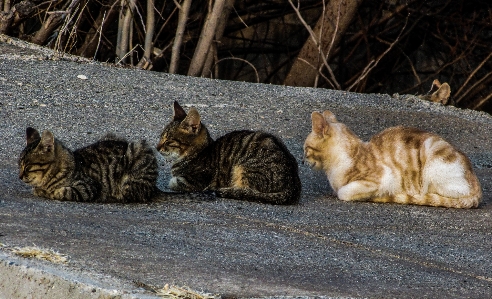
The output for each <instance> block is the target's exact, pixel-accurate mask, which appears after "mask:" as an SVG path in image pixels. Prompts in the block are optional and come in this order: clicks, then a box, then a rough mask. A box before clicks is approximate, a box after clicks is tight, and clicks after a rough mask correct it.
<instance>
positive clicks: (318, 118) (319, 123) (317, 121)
mask: <svg viewBox="0 0 492 299" xmlns="http://www.w3.org/2000/svg"><path fill="white" fill-rule="evenodd" d="M311 120H312V121H313V132H314V133H316V134H317V135H320V136H323V133H324V132H325V129H326V128H328V123H327V122H326V120H325V118H324V117H323V115H322V114H321V113H319V112H316V111H315V112H313V113H312V114H311Z"/></svg>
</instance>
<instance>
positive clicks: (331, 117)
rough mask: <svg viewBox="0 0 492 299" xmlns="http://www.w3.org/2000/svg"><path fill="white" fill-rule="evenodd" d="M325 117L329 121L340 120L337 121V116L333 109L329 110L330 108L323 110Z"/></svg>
mask: <svg viewBox="0 0 492 299" xmlns="http://www.w3.org/2000/svg"><path fill="white" fill-rule="evenodd" d="M323 117H324V118H325V119H326V121H327V122H329V123H336V122H338V121H337V118H336V117H335V114H333V113H332V112H331V111H328V110H325V111H323Z"/></svg>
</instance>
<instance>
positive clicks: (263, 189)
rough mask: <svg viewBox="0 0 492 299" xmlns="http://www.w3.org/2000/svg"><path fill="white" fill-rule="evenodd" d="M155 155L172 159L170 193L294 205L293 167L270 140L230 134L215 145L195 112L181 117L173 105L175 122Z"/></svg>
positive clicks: (250, 134)
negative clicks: (211, 193)
mask: <svg viewBox="0 0 492 299" xmlns="http://www.w3.org/2000/svg"><path fill="white" fill-rule="evenodd" d="M157 150H159V152H160V153H162V155H164V156H167V157H171V158H175V159H176V161H175V162H174V164H173V166H172V175H173V177H172V179H171V180H170V182H169V187H170V188H171V189H172V190H175V191H187V192H192V191H214V192H215V193H216V194H217V195H218V196H220V197H227V198H235V199H243V200H249V201H259V202H264V203H271V204H293V203H296V202H298V201H299V197H300V194H301V181H300V179H299V174H298V167H297V161H296V159H295V158H294V157H293V156H292V154H291V153H290V152H289V151H288V150H287V148H286V147H285V145H284V144H283V143H282V141H281V140H280V139H278V138H277V137H275V136H273V135H271V134H268V133H264V132H255V131H234V132H231V133H228V134H226V135H224V136H222V137H220V138H219V139H217V140H216V141H214V140H212V138H211V137H210V134H209V132H208V130H207V128H206V127H205V125H203V124H202V123H201V122H200V115H199V114H198V111H197V110H196V108H194V107H193V108H191V109H190V111H189V112H188V114H186V112H185V111H184V110H183V108H181V106H180V105H179V104H178V103H177V102H174V118H173V120H172V121H171V122H170V123H169V124H168V125H167V126H166V127H165V128H164V130H163V132H162V134H161V138H160V141H159V144H158V145H157Z"/></svg>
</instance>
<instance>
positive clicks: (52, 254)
mask: <svg viewBox="0 0 492 299" xmlns="http://www.w3.org/2000/svg"><path fill="white" fill-rule="evenodd" d="M11 250H12V253H14V254H15V255H18V256H20V257H23V258H35V259H39V260H45V261H49V262H52V263H54V264H67V263H68V256H67V255H65V254H61V253H59V252H56V251H54V250H53V249H43V248H39V247H36V246H26V247H14V248H12V249H11Z"/></svg>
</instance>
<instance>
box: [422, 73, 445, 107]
mask: <svg viewBox="0 0 492 299" xmlns="http://www.w3.org/2000/svg"><path fill="white" fill-rule="evenodd" d="M431 92H432V94H427V95H421V96H418V97H419V98H421V99H422V100H425V101H431V102H434V103H441V104H443V105H446V104H447V103H448V101H449V96H450V95H451V87H450V86H449V84H448V83H442V84H441V82H439V80H437V79H436V80H434V81H433V82H432V86H431V90H430V91H429V93H431ZM451 104H453V105H454V103H453V102H452V101H451Z"/></svg>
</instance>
